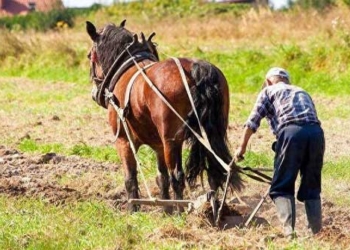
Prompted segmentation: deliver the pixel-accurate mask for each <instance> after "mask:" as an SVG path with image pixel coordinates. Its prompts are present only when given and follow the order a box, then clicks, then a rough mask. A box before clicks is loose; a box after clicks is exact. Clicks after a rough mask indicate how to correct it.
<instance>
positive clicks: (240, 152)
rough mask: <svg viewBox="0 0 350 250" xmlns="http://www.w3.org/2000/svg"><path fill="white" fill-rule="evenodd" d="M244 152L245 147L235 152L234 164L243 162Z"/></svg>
mask: <svg viewBox="0 0 350 250" xmlns="http://www.w3.org/2000/svg"><path fill="white" fill-rule="evenodd" d="M245 150H246V149H245V147H242V146H241V147H239V148H238V149H237V150H236V152H235V156H234V160H235V162H240V161H242V160H244V154H245Z"/></svg>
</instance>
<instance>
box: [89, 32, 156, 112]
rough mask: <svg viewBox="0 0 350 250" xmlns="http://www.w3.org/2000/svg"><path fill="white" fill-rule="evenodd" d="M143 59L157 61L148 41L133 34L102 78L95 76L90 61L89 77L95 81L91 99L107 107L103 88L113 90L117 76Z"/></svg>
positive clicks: (94, 70)
mask: <svg viewBox="0 0 350 250" xmlns="http://www.w3.org/2000/svg"><path fill="white" fill-rule="evenodd" d="M145 59H149V60H151V61H153V62H156V61H158V59H157V57H156V56H155V55H154V54H153V53H152V51H151V50H150V49H149V45H148V43H147V42H143V43H140V42H139V41H138V39H137V35H134V37H133V41H132V42H131V43H130V44H129V45H128V46H127V47H126V48H125V49H124V50H123V51H122V52H121V53H120V54H119V55H118V57H117V59H116V60H115V61H114V62H113V64H112V66H111V67H110V68H109V70H108V72H107V74H106V76H105V77H104V79H100V78H98V77H97V76H96V65H95V63H93V62H91V70H92V74H91V75H92V76H91V78H92V81H93V82H94V83H95V86H94V89H93V91H92V93H91V94H92V99H93V100H94V101H95V102H96V103H97V104H98V105H100V106H101V107H103V108H105V109H107V107H108V98H107V96H106V95H105V90H108V91H109V92H113V90H114V88H115V85H116V83H117V82H118V80H119V78H120V77H121V76H122V75H123V74H124V72H125V71H126V70H127V69H129V68H130V67H131V66H134V63H135V62H140V61H143V60H145ZM153 64H154V63H152V65H153ZM135 78H136V77H135ZM135 78H134V80H135ZM129 84H130V83H129ZM130 89H131V87H130Z"/></svg>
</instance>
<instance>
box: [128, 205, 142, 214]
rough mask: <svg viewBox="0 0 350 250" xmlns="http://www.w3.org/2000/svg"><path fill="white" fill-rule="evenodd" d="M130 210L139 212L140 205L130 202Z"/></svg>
mask: <svg viewBox="0 0 350 250" xmlns="http://www.w3.org/2000/svg"><path fill="white" fill-rule="evenodd" d="M128 211H129V212H130V213H135V212H138V211H140V205H135V204H129V205H128Z"/></svg>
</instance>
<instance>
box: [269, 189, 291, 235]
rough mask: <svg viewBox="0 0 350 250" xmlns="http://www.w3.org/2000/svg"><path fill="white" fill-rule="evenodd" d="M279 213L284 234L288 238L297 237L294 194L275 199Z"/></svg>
mask: <svg viewBox="0 0 350 250" xmlns="http://www.w3.org/2000/svg"><path fill="white" fill-rule="evenodd" d="M273 201H274V203H275V205H276V209H277V214H278V218H279V220H280V222H281V223H282V226H283V233H284V236H285V237H286V238H288V239H293V238H294V237H295V233H294V227H295V199H294V197H293V196H279V197H276V198H275V199H274V200H273Z"/></svg>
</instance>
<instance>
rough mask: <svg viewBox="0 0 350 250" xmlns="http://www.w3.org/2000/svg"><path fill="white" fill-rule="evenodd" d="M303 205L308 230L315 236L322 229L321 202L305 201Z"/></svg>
mask: <svg viewBox="0 0 350 250" xmlns="http://www.w3.org/2000/svg"><path fill="white" fill-rule="evenodd" d="M304 204H305V212H306V218H307V222H308V228H309V229H310V230H311V232H312V233H313V234H316V233H318V232H319V231H320V230H321V228H322V207H321V200H305V202H304Z"/></svg>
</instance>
